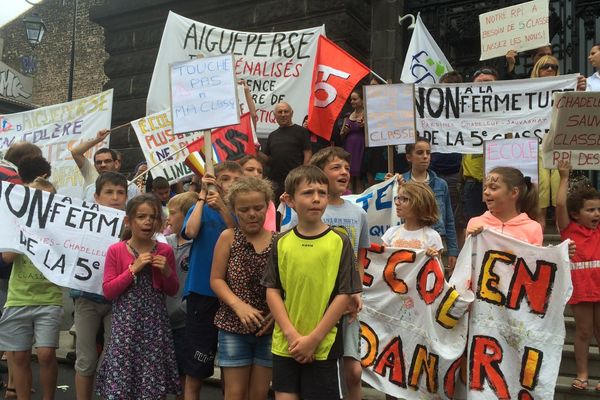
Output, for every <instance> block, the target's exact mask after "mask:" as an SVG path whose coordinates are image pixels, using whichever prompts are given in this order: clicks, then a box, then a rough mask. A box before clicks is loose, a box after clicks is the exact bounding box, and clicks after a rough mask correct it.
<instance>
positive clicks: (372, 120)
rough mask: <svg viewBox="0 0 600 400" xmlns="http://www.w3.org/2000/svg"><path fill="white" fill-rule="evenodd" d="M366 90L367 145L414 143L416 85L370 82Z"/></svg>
mask: <svg viewBox="0 0 600 400" xmlns="http://www.w3.org/2000/svg"><path fill="white" fill-rule="evenodd" d="M363 90H364V95H363V97H364V99H365V135H366V138H365V140H366V145H367V147H381V146H393V145H398V144H408V143H414V142H415V133H416V129H415V98H414V95H413V94H414V85H413V84H404V83H399V84H393V85H370V86H365V87H364V88H363Z"/></svg>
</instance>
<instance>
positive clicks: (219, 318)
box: [210, 177, 274, 400]
mask: <svg viewBox="0 0 600 400" xmlns="http://www.w3.org/2000/svg"><path fill="white" fill-rule="evenodd" d="M272 196H273V189H272V188H271V186H270V184H269V183H268V182H266V181H264V180H262V179H259V178H254V177H248V178H242V179H240V180H238V181H237V182H235V183H234V184H233V185H232V186H231V188H230V189H229V194H228V196H227V203H228V205H229V207H230V208H231V209H232V210H233V213H234V214H235V216H236V218H237V221H238V224H239V227H238V228H234V229H227V230H225V231H223V233H222V234H221V236H220V237H219V240H218V241H217V245H216V246H215V253H214V258H213V265H212V271H211V276H210V286H211V288H212V289H213V290H214V292H215V294H216V295H217V297H218V298H219V300H220V307H219V310H218V311H217V314H216V316H215V325H216V327H217V328H219V340H218V350H219V351H218V353H217V364H218V365H219V366H220V367H221V368H222V372H223V377H224V381H225V398H227V399H234V398H235V399H237V398H242V399H246V398H249V399H253V400H259V399H266V398H267V395H268V392H269V384H270V382H271V366H272V356H271V330H272V321H273V319H272V317H271V315H270V313H269V307H268V306H267V299H266V294H265V288H264V287H262V286H261V285H260V280H261V278H262V276H263V274H264V271H265V267H266V265H267V259H268V257H269V253H270V251H271V246H272V244H273V239H274V235H273V232H272V231H270V230H267V229H265V228H264V227H263V224H264V219H265V214H266V212H267V207H268V204H269V201H270V199H271V197H272Z"/></svg>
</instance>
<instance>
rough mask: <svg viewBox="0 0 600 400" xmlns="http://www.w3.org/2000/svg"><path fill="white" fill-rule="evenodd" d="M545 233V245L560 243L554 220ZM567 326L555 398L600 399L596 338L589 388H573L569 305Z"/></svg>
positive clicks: (572, 322)
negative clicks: (597, 388)
mask: <svg viewBox="0 0 600 400" xmlns="http://www.w3.org/2000/svg"><path fill="white" fill-rule="evenodd" d="M546 232H547V233H546V234H545V235H544V245H545V246H546V245H551V244H558V243H560V235H559V234H558V233H557V232H556V228H555V227H554V221H548V224H547V226H546ZM565 327H566V330H567V334H566V337H565V344H564V347H563V354H562V360H561V363H560V373H559V377H558V381H557V384H556V390H555V396H554V399H555V400H579V399H581V400H587V399H589V400H591V399H600V392H598V391H595V390H594V388H595V387H596V384H597V383H598V382H599V381H600V352H599V350H598V343H596V341H595V340H594V341H593V342H592V345H591V346H590V356H589V361H588V371H589V374H590V378H589V384H588V389H587V390H576V389H572V388H571V382H572V380H573V378H574V377H575V376H576V375H577V372H576V368H575V353H574V352H573V343H574V338H575V319H574V318H573V313H572V311H571V307H570V306H568V305H567V307H566V309H565Z"/></svg>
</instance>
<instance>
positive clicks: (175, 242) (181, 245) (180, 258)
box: [166, 192, 198, 387]
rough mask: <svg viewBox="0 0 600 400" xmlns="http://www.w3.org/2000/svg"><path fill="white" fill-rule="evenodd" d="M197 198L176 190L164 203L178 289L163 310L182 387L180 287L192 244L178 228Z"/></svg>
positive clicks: (182, 307)
mask: <svg viewBox="0 0 600 400" xmlns="http://www.w3.org/2000/svg"><path fill="white" fill-rule="evenodd" d="M196 201H198V194H197V193H192V192H186V193H180V194H178V195H176V196H175V197H173V198H172V199H171V200H169V203H168V204H167V207H168V209H169V216H168V217H167V225H168V226H169V228H170V229H171V231H172V232H175V233H173V234H171V235H169V236H167V237H166V239H167V243H168V244H169V245H170V246H171V248H172V249H173V252H174V253H175V270H176V272H177V278H178V280H179V290H178V291H177V294H176V295H175V296H173V297H167V313H168V314H169V320H170V322H171V330H172V333H173V344H174V346H175V358H176V360H177V371H178V372H179V379H180V380H181V386H182V387H185V372H184V362H185V346H184V344H185V342H184V337H185V320H186V308H187V305H186V302H185V300H184V299H183V287H184V285H185V280H186V279H187V274H188V270H189V253H190V248H191V247H192V242H191V241H189V240H186V239H184V238H183V237H181V228H182V227H183V219H184V218H185V216H186V215H187V213H188V211H189V210H190V209H191V208H192V207H193V206H194V204H196Z"/></svg>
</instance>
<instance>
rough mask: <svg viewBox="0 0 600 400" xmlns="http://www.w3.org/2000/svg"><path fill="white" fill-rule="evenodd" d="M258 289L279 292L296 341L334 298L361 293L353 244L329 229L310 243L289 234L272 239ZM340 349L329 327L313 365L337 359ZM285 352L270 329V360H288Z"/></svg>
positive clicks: (282, 338) (339, 338) (293, 232)
mask: <svg viewBox="0 0 600 400" xmlns="http://www.w3.org/2000/svg"><path fill="white" fill-rule="evenodd" d="M262 283H263V285H264V286H266V287H268V288H276V289H280V290H281V292H282V298H283V302H284V305H285V308H286V311H287V314H288V317H289V319H290V321H291V322H292V324H293V325H294V327H295V328H296V330H297V331H298V333H300V334H301V335H308V334H309V333H310V332H312V331H313V330H314V329H315V327H316V326H317V325H318V323H319V322H320V321H321V319H322V318H323V315H324V314H325V311H326V310H327V307H328V306H329V304H330V303H331V301H332V300H333V299H334V297H335V296H337V295H338V294H352V293H358V292H360V291H361V290H362V284H361V282H360V277H359V275H358V271H357V269H356V262H355V261H354V252H353V249H352V244H351V243H350V240H349V239H348V237H347V236H346V235H344V234H340V233H338V232H336V231H334V230H333V229H331V228H328V229H327V230H325V231H324V232H323V233H321V234H320V235H317V236H313V237H306V236H302V235H301V234H300V233H298V231H297V230H296V228H294V229H292V230H290V231H288V232H286V233H284V234H283V235H281V236H280V237H279V238H277V241H276V242H275V244H274V245H273V249H272V251H271V255H270V258H269V261H268V263H267V269H266V271H265V276H264V277H263V281H262ZM342 343H343V341H342V329H338V328H337V327H334V328H333V329H332V330H331V331H330V332H329V333H328V334H327V335H326V336H325V338H324V339H323V340H322V341H321V343H320V344H319V346H318V347H317V349H316V351H315V359H316V360H328V359H336V358H339V357H341V356H342V354H343V344H342ZM288 346H289V344H288V342H287V340H286V338H285V335H284V334H283V332H282V331H281V328H280V327H279V325H277V324H275V330H274V331H273V346H272V352H273V354H275V355H278V356H282V357H291V355H290V353H289V352H288Z"/></svg>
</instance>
